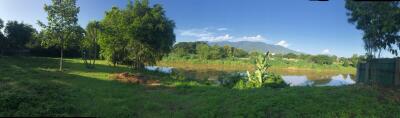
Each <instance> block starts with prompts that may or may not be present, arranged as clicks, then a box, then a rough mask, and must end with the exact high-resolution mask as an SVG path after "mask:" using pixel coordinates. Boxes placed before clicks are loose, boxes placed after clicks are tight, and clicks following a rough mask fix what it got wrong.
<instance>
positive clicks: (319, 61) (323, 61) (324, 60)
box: [311, 55, 334, 65]
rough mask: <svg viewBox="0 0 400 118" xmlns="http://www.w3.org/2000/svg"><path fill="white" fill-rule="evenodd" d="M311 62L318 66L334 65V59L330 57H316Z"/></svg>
mask: <svg viewBox="0 0 400 118" xmlns="http://www.w3.org/2000/svg"><path fill="white" fill-rule="evenodd" d="M311 61H312V62H314V63H317V64H327V65H330V64H332V63H333V61H334V60H333V58H331V57H330V56H328V55H316V56H313V57H311Z"/></svg>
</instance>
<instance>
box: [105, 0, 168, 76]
mask: <svg viewBox="0 0 400 118" xmlns="http://www.w3.org/2000/svg"><path fill="white" fill-rule="evenodd" d="M100 24H101V26H102V29H103V30H101V33H100V37H99V45H100V47H101V55H102V56H103V57H104V58H105V59H107V60H109V61H111V62H112V63H113V64H114V65H115V64H127V65H130V67H132V68H135V69H143V68H144V65H145V64H150V65H151V64H155V62H156V61H157V60H160V59H161V58H162V57H163V56H164V55H165V54H167V53H169V52H170V50H171V48H172V45H173V44H174V42H175V34H174V28H175V24H174V22H173V21H172V20H170V19H168V18H167V17H166V16H165V11H164V9H163V8H162V7H161V5H159V4H156V5H154V6H153V7H150V6H149V3H148V1H147V0H142V1H139V0H136V1H135V3H134V4H133V3H132V2H131V1H130V2H129V4H128V5H127V7H126V8H125V9H119V8H117V7H113V8H112V9H111V10H110V11H107V12H106V15H105V18H104V19H103V20H101V21H100Z"/></svg>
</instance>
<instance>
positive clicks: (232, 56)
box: [157, 42, 365, 73]
mask: <svg viewBox="0 0 400 118" xmlns="http://www.w3.org/2000/svg"><path fill="white" fill-rule="evenodd" d="M260 55H263V54H262V53H259V52H246V51H243V50H241V49H238V48H234V47H230V46H223V47H221V46H217V45H214V46H209V45H207V43H206V42H179V43H177V44H176V45H174V47H173V49H172V52H171V53H170V54H169V55H168V56H166V57H164V58H163V59H162V60H161V61H160V62H158V63H157V65H160V66H173V67H187V66H188V65H201V64H205V65H208V66H207V67H216V68H213V69H218V67H221V66H229V65H231V66H233V67H232V68H237V69H238V70H254V66H253V64H255V62H256V58H257V57H258V56H260ZM270 58H271V59H270V60H269V63H270V64H271V65H273V66H272V67H271V69H291V70H314V71H340V72H344V73H355V67H356V66H357V63H358V61H362V60H364V59H365V57H364V56H358V55H353V56H352V57H349V58H344V57H337V56H334V55H309V54H294V53H288V54H271V56H270Z"/></svg>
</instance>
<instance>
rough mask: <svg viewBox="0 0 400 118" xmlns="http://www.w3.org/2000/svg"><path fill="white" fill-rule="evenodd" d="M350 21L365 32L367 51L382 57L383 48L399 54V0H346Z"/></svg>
mask: <svg viewBox="0 0 400 118" xmlns="http://www.w3.org/2000/svg"><path fill="white" fill-rule="evenodd" d="M346 9H347V10H348V13H347V15H348V16H349V18H348V21H349V22H350V23H353V24H355V25H356V28H357V29H359V30H362V31H363V32H364V33H363V34H364V36H363V41H364V48H365V49H366V51H367V53H369V54H373V55H374V56H375V57H376V54H378V57H380V53H381V50H388V51H390V52H391V53H392V54H394V55H397V54H398V53H397V51H398V49H397V48H395V47H393V46H397V47H398V48H400V40H399V39H400V36H399V33H398V32H399V30H400V27H399V25H400V20H399V18H400V12H399V10H400V8H399V2H397V1H393V2H372V1H369V2H368V1H364V2H358V1H353V0H346Z"/></svg>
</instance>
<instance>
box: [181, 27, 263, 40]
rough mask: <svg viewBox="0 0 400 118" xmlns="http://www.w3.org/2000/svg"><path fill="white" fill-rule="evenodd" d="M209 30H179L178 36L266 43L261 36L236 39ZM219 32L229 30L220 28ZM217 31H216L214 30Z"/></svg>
mask: <svg viewBox="0 0 400 118" xmlns="http://www.w3.org/2000/svg"><path fill="white" fill-rule="evenodd" d="M210 30H212V29H209V28H203V29H188V30H178V34H179V35H181V36H186V37H189V38H193V39H195V40H197V41H212V42H216V41H233V42H237V41H265V38H264V37H263V36H261V35H255V36H242V37H234V36H232V35H231V34H221V32H211V31H210ZM217 30H218V31H223V30H227V28H218V29H217ZM214 31H215V29H214Z"/></svg>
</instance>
